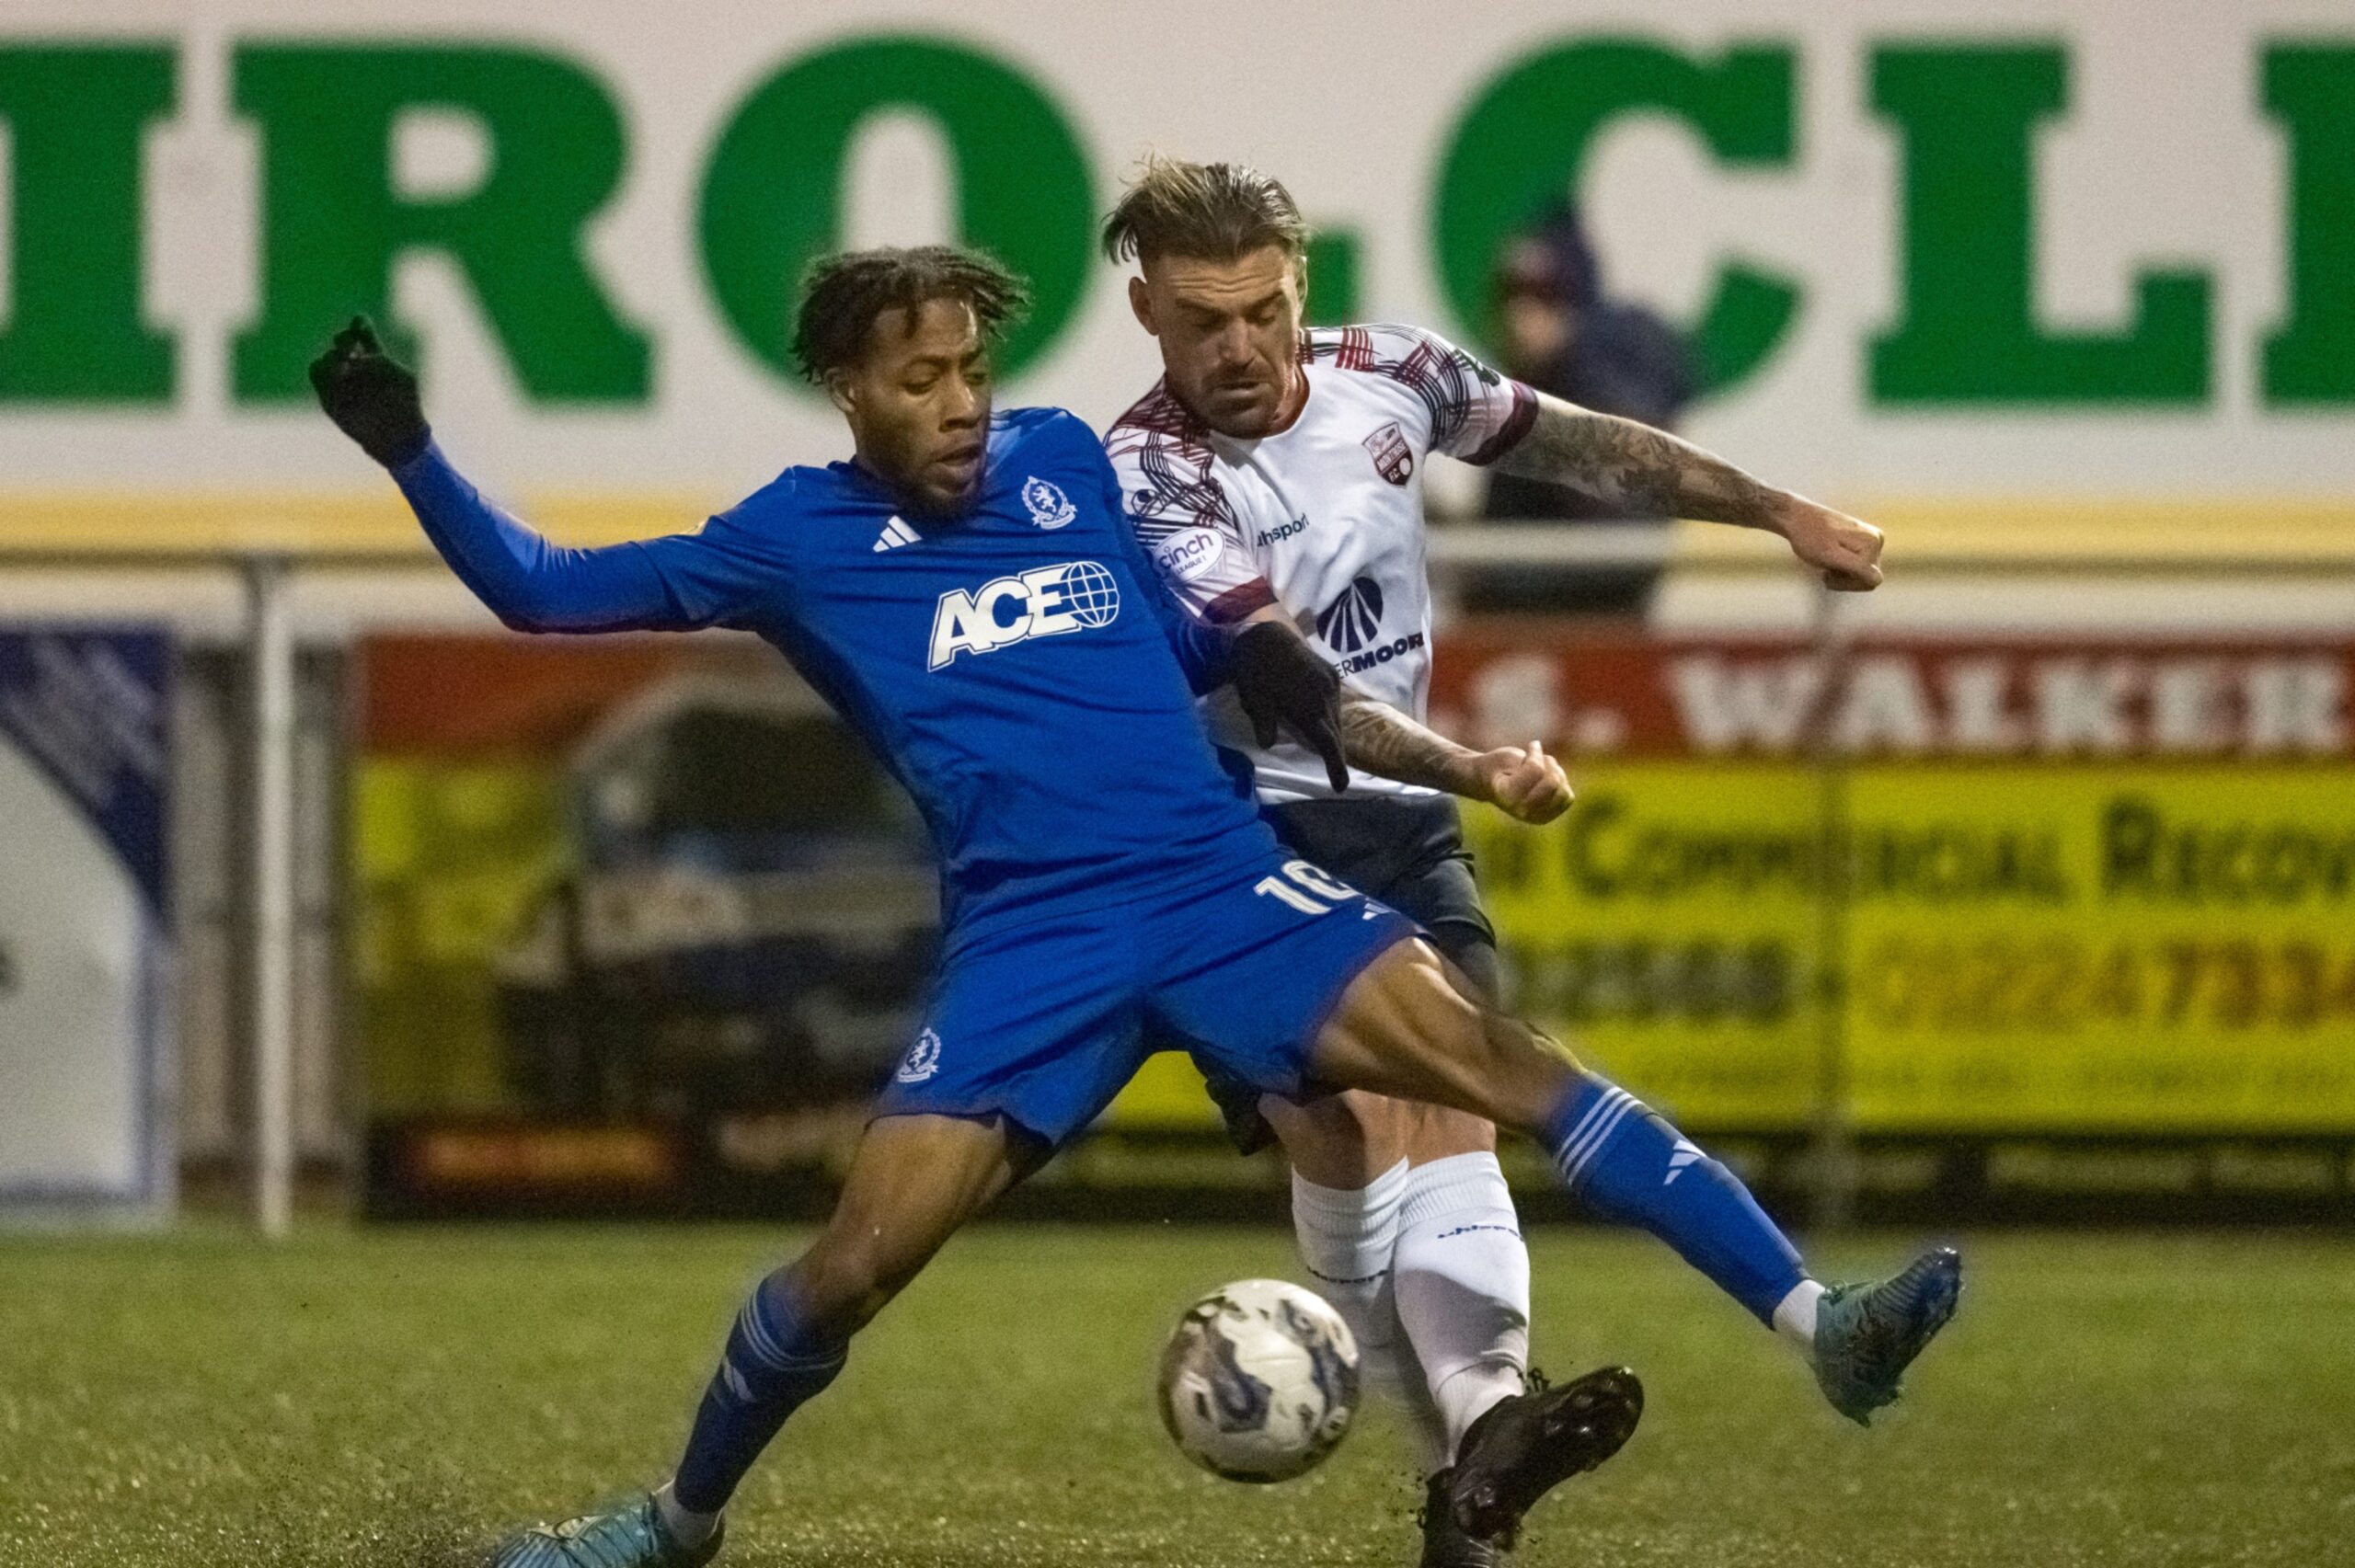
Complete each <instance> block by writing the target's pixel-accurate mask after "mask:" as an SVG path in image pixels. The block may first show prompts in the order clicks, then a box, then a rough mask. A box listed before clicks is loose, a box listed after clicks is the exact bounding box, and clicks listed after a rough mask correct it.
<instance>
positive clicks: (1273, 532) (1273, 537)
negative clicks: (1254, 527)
mask: <svg viewBox="0 0 2355 1568" xmlns="http://www.w3.org/2000/svg"><path fill="white" fill-rule="evenodd" d="M1305 532H1308V514H1307V513H1305V512H1303V513H1302V514H1301V515H1300V516H1298V517H1295V518H1293V519H1292V520H1291V521H1289V522H1280V523H1278V524H1276V526H1275V527H1273V528H1263V529H1261V530H1260V531H1259V548H1261V549H1262V550H1264V549H1266V548H1267V547H1268V546H1269V545H1270V544H1282V543H1283V542H1284V541H1285V540H1287V539H1290V538H1292V536H1293V535H1294V534H1297V533H1305Z"/></svg>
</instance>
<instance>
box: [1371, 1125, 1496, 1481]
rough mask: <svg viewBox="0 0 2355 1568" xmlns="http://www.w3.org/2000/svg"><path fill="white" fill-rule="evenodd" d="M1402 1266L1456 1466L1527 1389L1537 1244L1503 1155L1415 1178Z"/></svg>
mask: <svg viewBox="0 0 2355 1568" xmlns="http://www.w3.org/2000/svg"><path fill="white" fill-rule="evenodd" d="M1392 1270H1393V1275H1394V1278H1395V1284H1394V1286H1393V1289H1394V1290H1395V1291H1396V1297H1397V1303H1398V1321H1399V1322H1400V1323H1401V1324H1402V1325H1403V1326H1404V1327H1405V1329H1406V1333H1407V1342H1408V1343H1409V1344H1410V1345H1413V1346H1414V1351H1415V1355H1416V1356H1417V1358H1418V1359H1419V1361H1420V1362H1421V1363H1422V1368H1423V1376H1424V1378H1425V1379H1426V1380H1427V1381H1428V1384H1429V1386H1430V1397H1431V1402H1432V1404H1433V1405H1434V1406H1435V1407H1436V1408H1437V1411H1438V1413H1439V1416H1440V1419H1441V1421H1442V1423H1443V1425H1444V1438H1443V1440H1444V1443H1445V1447H1444V1448H1443V1449H1442V1454H1443V1455H1444V1458H1442V1460H1441V1463H1442V1464H1445V1463H1449V1462H1452V1461H1453V1458H1454V1455H1455V1450H1456V1448H1457V1446H1458V1445H1459V1444H1461V1443H1462V1442H1463V1441H1464V1434H1465V1430H1466V1429H1467V1428H1468V1427H1470V1426H1471V1425H1472V1424H1473V1423H1474V1422H1475V1421H1477V1420H1478V1419H1479V1418H1480V1417H1481V1416H1483V1415H1485V1414H1487V1413H1488V1410H1489V1409H1490V1408H1491V1407H1492V1406H1494V1405H1495V1404H1496V1403H1497V1402H1499V1400H1503V1399H1507V1398H1510V1397H1511V1396H1512V1395H1514V1394H1517V1393H1520V1392H1521V1391H1522V1388H1523V1386H1524V1379H1523V1374H1524V1373H1526V1372H1527V1370H1528V1368H1529V1248H1528V1247H1527V1245H1526V1244H1524V1243H1523V1242H1522V1239H1521V1220H1520V1217H1519V1216H1518V1215H1516V1214H1515V1213H1514V1212H1513V1207H1512V1190H1511V1188H1510V1187H1508V1186H1506V1185H1505V1173H1504V1171H1503V1169H1502V1167H1500V1166H1499V1165H1498V1163H1497V1157H1496V1156H1495V1155H1493V1154H1452V1155H1450V1156H1448V1157H1447V1158H1446V1159H1444V1160H1433V1161H1430V1162H1429V1163H1427V1164H1421V1165H1418V1166H1416V1167H1415V1168H1414V1169H1413V1170H1412V1171H1410V1172H1408V1173H1407V1196H1406V1198H1405V1200H1404V1201H1403V1202H1402V1203H1401V1204H1400V1205H1399V1208H1398V1245H1397V1251H1396V1262H1395V1263H1394V1264H1393V1265H1392ZM1434 1468H1436V1467H1434Z"/></svg>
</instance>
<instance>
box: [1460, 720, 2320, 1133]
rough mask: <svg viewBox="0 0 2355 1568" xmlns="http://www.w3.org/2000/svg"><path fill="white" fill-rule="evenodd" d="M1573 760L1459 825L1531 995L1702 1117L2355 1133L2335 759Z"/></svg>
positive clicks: (1966, 1127) (1600, 1054)
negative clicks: (2142, 763) (1818, 766)
mask: <svg viewBox="0 0 2355 1568" xmlns="http://www.w3.org/2000/svg"><path fill="white" fill-rule="evenodd" d="M1581 773H1582V775H1583V776H1582V787H1581V792H1580V804H1579V806H1578V807H1577V808H1576V809H1575V810H1574V811H1573V813H1572V815H1571V816H1570V817H1569V818H1565V819H1564V820H1563V821H1562V822H1559V823H1557V824H1555V825H1554V826H1552V827H1550V828H1546V829H1544V830H1530V829H1526V828H1522V827H1520V826H1518V825H1516V824H1513V823H1511V822H1509V821H1506V820H1505V819H1504V818H1501V817H1499V816H1498V815H1496V814H1494V813H1491V812H1487V811H1482V812H1477V813H1474V814H1471V815H1470V818H1469V820H1468V821H1467V829H1468V830H1469V834H1470V838H1471V840H1472V842H1473V844H1474V846H1475V853H1476V855H1477V857H1478V859H1479V863H1480V865H1481V869H1482V872H1483V879H1484V883H1485V885H1486V887H1488V892H1489V897H1490V902H1491V908H1492V910H1493V912H1494V914H1495V916H1496V920H1497V924H1498V928H1499V933H1500V934H1501V935H1502V937H1503V939H1504V942H1505V944H1506V946H1507V948H1508V950H1509V951H1510V952H1511V956H1512V958H1513V963H1514V967H1515V970H1516V974H1517V979H1518V981H1519V996H1520V1002H1521V1005H1522V1008H1523V1010H1524V1011H1526V1012H1527V1013H1529V1014H1530V1015H1531V1016H1532V1017H1533V1018H1534V1019H1535V1020H1536V1021H1537V1022H1539V1023H1540V1024H1543V1025H1545V1027H1548V1028H1550V1029H1554V1030H1557V1031H1558V1032H1559V1033H1560V1034H1561V1035H1562V1036H1563V1037H1564V1038H1565V1039H1566V1040H1567V1041H1568V1042H1570V1043H1572V1044H1573V1046H1574V1048H1576V1049H1578V1050H1579V1051H1580V1054H1581V1055H1583V1056H1586V1057H1589V1058H1591V1059H1593V1061H1594V1062H1595V1064H1596V1065H1597V1066H1599V1067H1600V1068H1602V1069H1603V1070H1605V1071H1607V1072H1609V1073H1610V1074H1611V1075H1612V1076H1614V1078H1617V1079H1619V1080H1621V1081H1622V1082H1626V1083H1628V1084H1629V1085H1631V1086H1632V1087H1634V1088H1636V1089H1637V1090H1639V1091H1640V1092H1642V1093H1646V1094H1648V1095H1649V1096H1652V1097H1653V1098H1655V1099H1656V1100H1657V1101H1659V1102H1660V1104H1663V1105H1664V1106H1667V1107H1672V1108H1673V1109H1674V1111H1675V1112H1676V1114H1678V1115H1679V1116H1683V1117H1684V1118H1687V1119H1689V1120H1690V1121H1691V1122H1692V1123H1694V1125H1696V1126H1713V1127H1728V1126H1733V1127H1745V1128H1760V1129H1767V1128H1785V1127H1788V1128H1796V1127H1801V1126H1803V1125H1805V1124H1806V1123H1807V1121H1808V1120H1809V1117H1810V1116H1811V1115H1812V1114H1813V1108H1814V1107H1815V1106H1816V1104H1818V1103H1819V1095H1821V1093H1823V1092H1824V1090H1825V1088H1826V1086H1827V1084H1830V1083H1837V1084H1839V1085H1841V1086H1842V1088H1843V1093H1844V1103H1845V1106H1846V1114H1847V1116H1848V1118H1849V1120H1850V1122H1851V1124H1852V1125H1853V1126H1854V1127H1855V1128H1856V1129H1857V1130H1858V1131H1860V1132H1868V1133H1869V1132H1886V1133H1916V1132H2025V1131H2047V1130H2049V1131H2129V1132H2153V1133H2157V1132H2167V1133H2174V1132H2240V1131H2268V1132H2310V1131H2333V1130H2340V1129H2345V1128H2349V1127H2355V774H2350V773H2349V772H2348V771H2347V770H2345V769H2343V768H2334V767H2311V766H2297V765H2289V766H2277V767H2269V768H2248V767H2220V766H2210V767H2135V768H2131V769H2128V768H2108V767H2087V766H2083V765H2074V764H2056V765H2042V766H2016V765H1993V766H1978V765H1970V764H1945V765H1937V764H1914V765H1902V766H1891V767H1878V768H1864V769H1860V770H1857V771H1855V772H1854V773H1850V774H1848V775H1847V776H1846V777H1845V778H1844V780H1843V781H1842V782H1841V783H1840V784H1837V785H1836V786H1833V787H1835V788H1836V789H1837V790H1838V791H1839V792H1840V795H1841V797H1844V801H1845V806H1844V810H1842V811H1839V812H1838V813H1837V814H1836V815H1835V816H1834V818H1832V822H1831V823H1830V824H1829V825H1827V820H1826V815H1825V809H1824V801H1823V797H1822V790H1823V788H1824V784H1823V782H1822V780H1821V778H1820V777H1819V776H1818V775H1817V774H1815V773H1812V772H1811V771H1809V769H1807V768H1805V767H1799V766H1785V767H1779V768H1778V767H1766V766H1759V765H1754V764H1743V763H1713V762H1649V763H1644V762H1637V763H1625V764H1608V763H1601V764H1594V765H1591V766H1589V767H1586V768H1583V769H1581ZM1827 877H1830V878H1834V879H1844V881H1845V885H1846V897H1845V898H1838V897H1836V894H1837V892H1838V882H1837V880H1835V881H1834V882H1833V884H1832V887H1827V886H1826V878H1827ZM1827 893H1830V894H1833V895H1835V896H1834V897H1832V898H1827V896H1826V895H1827ZM1826 957H1828V958H1829V959H1830V960H1831V962H1832V967H1831V971H1830V976H1829V983H1828V984H1827V983H1826V979H1827V978H1826V974H1825V970H1824V968H1823V967H1822V966H1823V962H1824V959H1825V958H1826ZM1835 1053H1836V1054H1835Z"/></svg>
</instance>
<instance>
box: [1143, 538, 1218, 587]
mask: <svg viewBox="0 0 2355 1568" xmlns="http://www.w3.org/2000/svg"><path fill="white" fill-rule="evenodd" d="M1218 556H1219V546H1218V535H1217V534H1215V533H1212V532H1211V531H1210V530H1209V529H1207V528H1181V529H1179V530H1178V531H1177V532H1175V533H1173V534H1171V535H1170V536H1169V537H1168V538H1167V539H1166V540H1164V541H1162V544H1161V548H1160V549H1158V550H1156V551H1155V552H1154V555H1153V562H1154V565H1155V566H1157V567H1160V568H1161V569H1162V570H1163V571H1165V572H1167V573H1168V574H1169V575H1170V576H1172V577H1174V578H1177V579H1178V580H1179V581H1181V582H1193V581H1196V580H1198V579H1199V578H1202V577H1204V576H1206V575H1207V574H1208V573H1209V572H1210V571H1211V569H1212V567H1216V566H1217V565H1218Z"/></svg>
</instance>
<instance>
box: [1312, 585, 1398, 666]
mask: <svg viewBox="0 0 2355 1568" xmlns="http://www.w3.org/2000/svg"><path fill="white" fill-rule="evenodd" d="M1381 630H1382V585H1381V584H1380V583H1378V582H1376V581H1374V580H1373V578H1357V579H1355V580H1354V581H1352V582H1351V583H1350V586H1349V587H1347V588H1345V589H1342V590H1341V597H1340V598H1338V599H1337V600H1335V601H1333V602H1332V603H1330V604H1328V605H1327V606H1326V607H1325V612H1324V613H1323V614H1321V615H1319V616H1317V617H1316V635H1318V636H1320V637H1323V638H1324V639H1325V644H1326V646H1327V647H1330V648H1332V649H1334V650H1335V651H1337V652H1339V653H1355V652H1357V651H1358V649H1360V648H1361V647H1365V645H1366V644H1368V643H1370V642H1372V641H1373V639H1374V637H1375V635H1377V634H1378V633H1380V632H1381Z"/></svg>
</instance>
